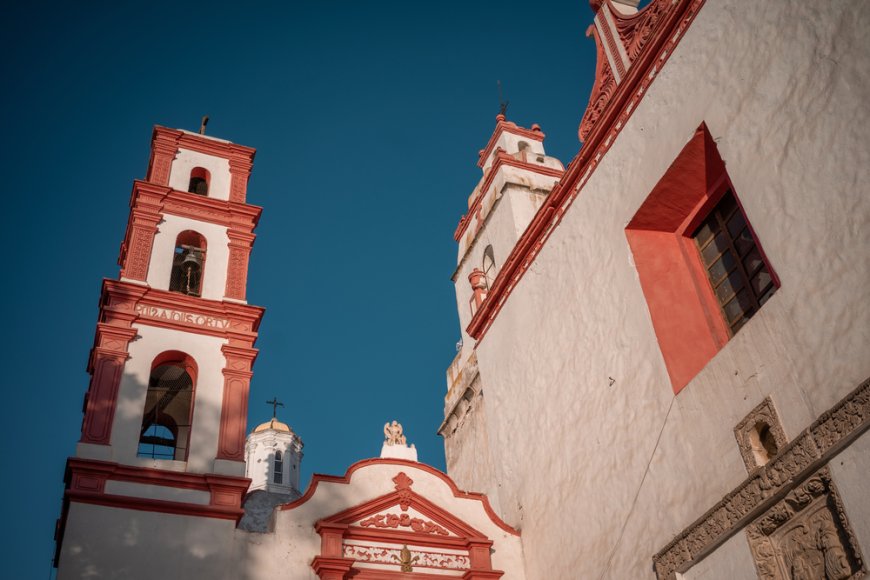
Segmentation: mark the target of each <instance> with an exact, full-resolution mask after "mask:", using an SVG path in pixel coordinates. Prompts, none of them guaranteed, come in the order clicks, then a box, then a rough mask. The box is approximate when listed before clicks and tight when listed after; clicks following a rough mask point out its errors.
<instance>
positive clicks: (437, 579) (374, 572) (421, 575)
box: [321, 568, 504, 580]
mask: <svg viewBox="0 0 870 580" xmlns="http://www.w3.org/2000/svg"><path fill="white" fill-rule="evenodd" d="M502 576H504V572H502V571H500V570H468V571H466V572H465V574H463V575H462V576H454V575H452V574H451V575H444V574H429V573H427V572H418V571H417V570H416V568H415V569H414V571H413V572H410V573H408V572H395V571H393V570H381V569H374V568H354V569H353V570H351V571H350V572H349V574H348V575H347V576H336V577H335V578H338V579H339V580H344V578H347V579H352V580H390V579H392V578H395V580H408V579H410V578H413V579H414V580H445V579H447V578H462V580H497V579H498V578H501V577H502ZM321 578H327V577H326V576H321ZM329 578H330V580H331V578H332V577H329Z"/></svg>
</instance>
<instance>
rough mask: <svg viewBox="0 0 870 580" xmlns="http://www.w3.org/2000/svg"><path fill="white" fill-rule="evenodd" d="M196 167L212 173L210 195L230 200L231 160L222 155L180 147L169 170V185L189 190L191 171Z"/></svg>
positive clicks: (181, 189) (173, 187) (180, 189)
mask: <svg viewBox="0 0 870 580" xmlns="http://www.w3.org/2000/svg"><path fill="white" fill-rule="evenodd" d="M195 167H202V168H203V169H207V170H208V172H209V173H210V176H209V187H208V197H213V198H215V199H223V200H228V199H229V198H230V162H229V160H227V159H223V158H222V157H214V156H212V155H206V154H205V153H199V152H197V151H191V150H189V149H179V150H178V153H177V154H176V156H175V159H174V160H173V161H172V168H171V169H170V170H169V187H171V188H172V189H176V190H178V191H187V187H188V185H190V172H191V171H192V170H193V169H194V168H195Z"/></svg>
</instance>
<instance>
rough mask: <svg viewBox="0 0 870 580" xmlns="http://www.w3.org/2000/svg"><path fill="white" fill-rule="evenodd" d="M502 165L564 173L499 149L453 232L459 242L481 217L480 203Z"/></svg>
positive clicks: (546, 173) (544, 173)
mask: <svg viewBox="0 0 870 580" xmlns="http://www.w3.org/2000/svg"><path fill="white" fill-rule="evenodd" d="M502 166H508V167H516V168H518V169H524V170H526V171H531V172H533V173H538V174H540V175H547V176H549V177H561V176H562V174H563V173H564V170H562V169H556V168H554V167H545V166H543V165H535V164H534V163H528V162H526V161H524V160H523V159H517V158H516V157H514V156H513V155H508V154H507V153H505V152H504V151H499V152H498V155H497V156H496V158H495V161H494V162H493V164H492V165H491V166H490V168H489V169H488V170H487V173H486V176H485V177H484V180H483V183H482V184H481V186H480V190H479V193H478V194H477V197H476V198H475V199H474V202H472V204H471V205H470V206H469V208H468V213H466V214H465V215H464V216H462V217H461V218H460V220H459V225H457V226H456V231H455V232H454V233H453V239H454V240H456V241H457V242H458V241H459V239H460V238H461V237H462V234H464V233H465V230H467V229H468V226H469V224H470V223H471V221H472V218H474V217H475V216H477V217H478V219H481V218H480V215H479V214H480V205H481V204H482V203H483V198H484V197H486V194H487V192H488V191H489V188H490V186H491V185H492V182H493V181H494V180H495V177H496V175H498V172H499V169H501V167H502Z"/></svg>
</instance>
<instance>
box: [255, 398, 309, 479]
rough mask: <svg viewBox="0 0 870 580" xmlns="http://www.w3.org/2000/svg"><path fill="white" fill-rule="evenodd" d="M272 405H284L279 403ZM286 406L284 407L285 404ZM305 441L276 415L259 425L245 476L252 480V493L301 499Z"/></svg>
mask: <svg viewBox="0 0 870 580" xmlns="http://www.w3.org/2000/svg"><path fill="white" fill-rule="evenodd" d="M270 404H271V405H274V406H275V407H276V408H277V406H279V405H281V403H278V402H277V400H273V401H270ZM281 406H283V405H281ZM301 463H302V439H301V438H300V437H299V436H298V435H297V434H296V433H294V432H293V430H292V429H291V428H290V426H289V425H287V424H286V423H282V422H281V421H279V420H278V418H277V413H274V412H273V413H272V419H271V420H270V421H267V422H265V423H262V424H260V425H258V426H257V427H256V428H255V429H254V430H253V431H252V432H251V434H250V435H248V441H247V444H246V445H245V465H246V467H245V476H246V477H249V478H250V479H251V487H250V488H249V489H250V491H255V490H263V491H267V492H269V493H279V494H284V495H291V496H299V495H300V492H299V468H300V464H301Z"/></svg>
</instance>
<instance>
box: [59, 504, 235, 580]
mask: <svg viewBox="0 0 870 580" xmlns="http://www.w3.org/2000/svg"><path fill="white" fill-rule="evenodd" d="M234 528H235V523H234V522H232V521H229V520H220V519H213V518H192V517H189V516H180V515H174V514H161V513H155V512H146V511H136V510H125V509H117V508H108V507H103V506H98V505H89V504H80V503H73V504H71V505H70V511H69V516H68V519H67V527H66V533H65V535H64V541H63V547H62V551H61V555H60V566H59V567H58V575H57V578H58V580H81V579H84V578H124V579H129V580H134V579H142V580H147V579H153V578H166V579H170V578H226V579H227V580H229V579H230V578H232V579H240V578H250V576H247V575H246V572H245V569H244V562H245V554H244V552H243V551H242V550H243V549H244V547H245V546H244V545H243V544H241V543H239V542H235V541H233V537H234V536H233V534H234Z"/></svg>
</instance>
